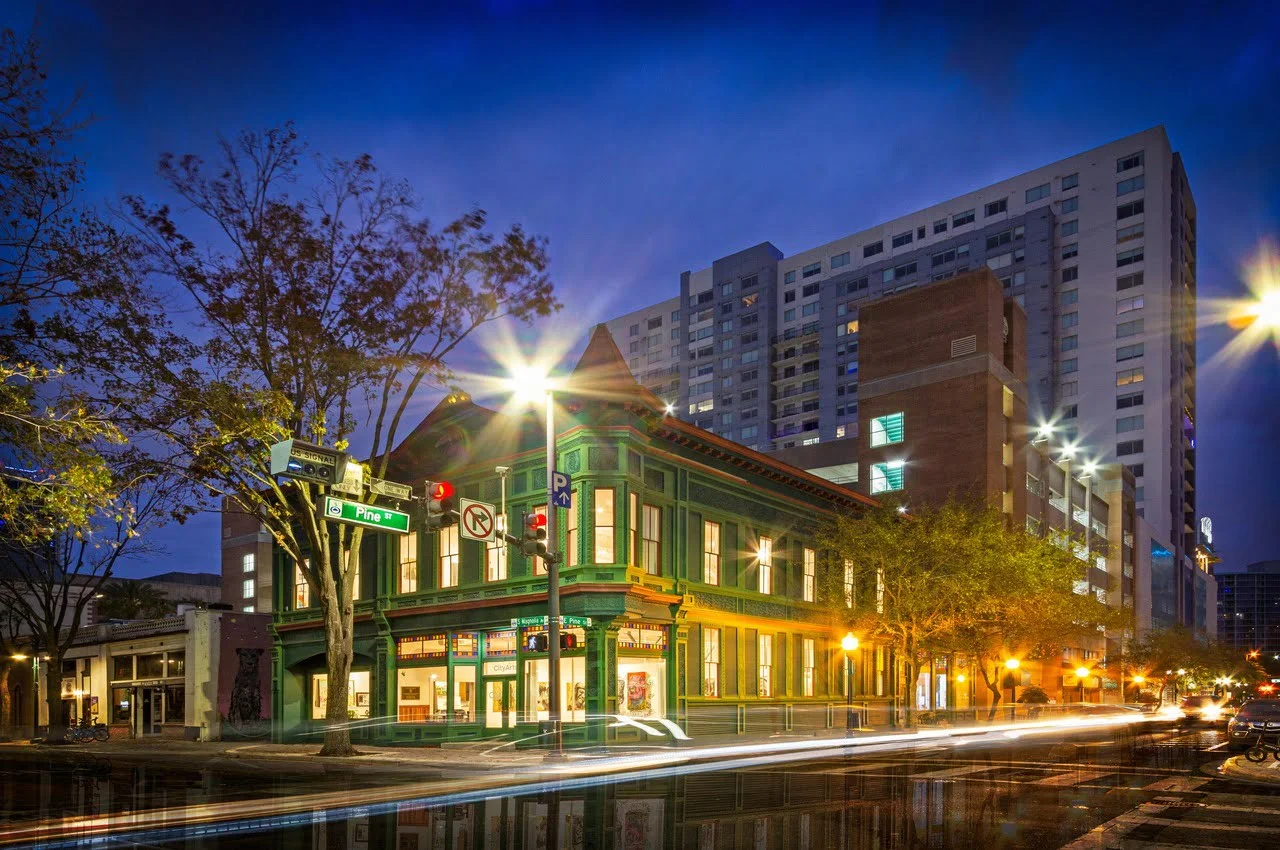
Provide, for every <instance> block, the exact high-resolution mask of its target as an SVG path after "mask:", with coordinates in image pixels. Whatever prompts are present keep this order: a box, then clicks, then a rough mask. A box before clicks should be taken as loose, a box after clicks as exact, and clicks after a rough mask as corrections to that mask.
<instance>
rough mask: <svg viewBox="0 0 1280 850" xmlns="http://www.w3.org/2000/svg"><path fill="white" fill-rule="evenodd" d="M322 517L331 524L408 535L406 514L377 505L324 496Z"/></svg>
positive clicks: (407, 516)
mask: <svg viewBox="0 0 1280 850" xmlns="http://www.w3.org/2000/svg"><path fill="white" fill-rule="evenodd" d="M324 515H325V518H326V519H328V520H331V521H332V522H345V523H347V524H348V525H363V526H365V527H366V528H376V529H378V530H379V531H391V532H394V533H396V534H408V533H409V515H408V514H407V513H404V512H403V511H393V510H391V509H390V508H383V507H379V506H377V505H362V504H360V503H359V502H348V501H347V500H346V499H335V498H334V497H332V496H325V497H324Z"/></svg>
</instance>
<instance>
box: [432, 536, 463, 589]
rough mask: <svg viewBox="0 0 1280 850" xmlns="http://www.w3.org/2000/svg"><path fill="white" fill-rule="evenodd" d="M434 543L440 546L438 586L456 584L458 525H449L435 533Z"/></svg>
mask: <svg viewBox="0 0 1280 850" xmlns="http://www.w3.org/2000/svg"><path fill="white" fill-rule="evenodd" d="M436 544H437V545H438V546H439V547H440V553H439V561H440V586H441V587H457V586H458V526H456V525H451V526H449V527H447V528H442V529H440V530H439V531H438V532H437V533H436Z"/></svg>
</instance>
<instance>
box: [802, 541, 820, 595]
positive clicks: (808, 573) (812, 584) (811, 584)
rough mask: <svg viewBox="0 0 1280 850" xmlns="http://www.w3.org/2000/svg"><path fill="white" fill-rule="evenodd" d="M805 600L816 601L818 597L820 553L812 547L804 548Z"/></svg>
mask: <svg viewBox="0 0 1280 850" xmlns="http://www.w3.org/2000/svg"><path fill="white" fill-rule="evenodd" d="M802 569H803V571H804V587H803V593H804V601H805V602H816V601H817V599H818V553H817V552H814V551H813V550H812V549H808V548H806V549H805V550H804V563H803V567H802Z"/></svg>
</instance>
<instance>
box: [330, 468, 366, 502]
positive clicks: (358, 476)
mask: <svg viewBox="0 0 1280 850" xmlns="http://www.w3.org/2000/svg"><path fill="white" fill-rule="evenodd" d="M332 489H333V492H335V493H346V494H347V495H348V496H356V497H359V496H362V495H364V467H363V466H361V465H360V464H358V463H354V462H352V461H347V462H346V464H345V467H344V470H343V475H342V479H341V480H339V481H335V482H333V488H332Z"/></svg>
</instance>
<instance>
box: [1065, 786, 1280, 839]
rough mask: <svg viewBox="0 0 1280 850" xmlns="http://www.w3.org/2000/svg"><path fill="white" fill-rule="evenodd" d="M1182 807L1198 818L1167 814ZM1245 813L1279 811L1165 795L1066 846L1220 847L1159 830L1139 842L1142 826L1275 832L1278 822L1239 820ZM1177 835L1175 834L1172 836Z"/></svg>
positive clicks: (1182, 809) (1181, 809) (1271, 813)
mask: <svg viewBox="0 0 1280 850" xmlns="http://www.w3.org/2000/svg"><path fill="white" fill-rule="evenodd" d="M1178 811H1195V812H1196V814H1197V818H1196V819H1188V818H1183V817H1165V815H1169V814H1173V813H1174V812H1178ZM1241 814H1254V815H1269V816H1272V817H1274V816H1275V814H1276V812H1275V810H1274V809H1272V808H1270V807H1265V808H1264V807H1257V806H1229V805H1219V804H1215V803H1196V802H1189V801H1186V800H1182V799H1178V798H1174V797H1164V798H1157V799H1155V800H1152V801H1150V802H1146V803H1142V804H1140V805H1138V806H1135V807H1134V808H1132V809H1130V810H1128V811H1127V812H1124V813H1123V814H1121V815H1119V816H1117V817H1114V818H1112V819H1111V820H1109V821H1107V822H1106V823H1102V824H1099V825H1098V826H1096V827H1094V828H1093V829H1091V830H1089V831H1088V832H1086V833H1085V834H1084V835H1082V836H1080V837H1079V838H1077V839H1076V840H1075V841H1073V842H1071V843H1070V844H1068V845H1066V846H1065V847H1063V848H1062V850H1099V848H1121V847H1129V846H1141V847H1142V848H1143V850H1174V848H1188V847H1196V848H1198V850H1218V848H1217V847H1216V845H1208V844H1203V843H1201V842H1200V841H1199V840H1196V839H1191V840H1194V841H1195V843H1194V844H1188V843H1185V842H1179V843H1169V842H1164V843H1162V842H1157V841H1152V840H1151V838H1158V837H1160V836H1159V834H1158V833H1157V834H1154V835H1153V834H1151V833H1150V832H1147V834H1146V835H1144V836H1143V840H1142V841H1141V843H1140V844H1139V843H1138V842H1137V841H1136V839H1135V838H1130V837H1129V836H1130V835H1131V834H1132V833H1134V832H1136V831H1137V830H1139V829H1144V831H1146V830H1150V829H1151V828H1153V827H1154V828H1156V829H1157V830H1160V831H1163V830H1164V829H1173V830H1175V833H1174V834H1175V835H1176V830H1189V831H1192V832H1197V831H1199V832H1234V833H1239V834H1242V840H1243V834H1253V833H1265V834H1267V835H1271V834H1274V833H1275V826H1274V825H1258V824H1242V823H1236V822H1233V821H1238V820H1239V819H1240V815H1241ZM1169 837H1170V838H1173V835H1170V836H1169ZM1267 844H1269V842H1267V841H1265V840H1262V839H1258V840H1257V844H1256V846H1259V847H1261V846H1266V845H1267Z"/></svg>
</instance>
